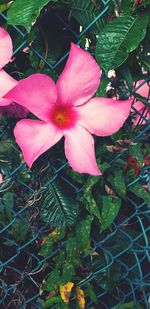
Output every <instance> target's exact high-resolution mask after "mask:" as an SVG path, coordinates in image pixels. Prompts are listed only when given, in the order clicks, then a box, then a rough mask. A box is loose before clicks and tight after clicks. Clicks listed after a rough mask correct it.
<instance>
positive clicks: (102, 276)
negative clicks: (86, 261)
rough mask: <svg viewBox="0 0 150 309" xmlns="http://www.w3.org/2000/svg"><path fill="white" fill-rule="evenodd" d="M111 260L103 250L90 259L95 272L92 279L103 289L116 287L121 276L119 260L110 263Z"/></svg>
mask: <svg viewBox="0 0 150 309" xmlns="http://www.w3.org/2000/svg"><path fill="white" fill-rule="evenodd" d="M111 244H112V243H111ZM109 249H110V248H109ZM110 253H111V250H110ZM111 262H112V261H111V258H110V256H109V255H108V254H107V253H103V252H100V253H99V254H98V255H95V256H93V259H92V271H93V273H95V278H94V279H95V281H96V282H97V284H98V285H99V286H100V287H101V288H102V289H103V290H105V291H108V290H111V289H113V288H114V287H116V286H117V285H118V283H119V281H120V279H121V276H122V272H121V265H120V264H119V262H117V261H114V263H113V264H112V265H111Z"/></svg>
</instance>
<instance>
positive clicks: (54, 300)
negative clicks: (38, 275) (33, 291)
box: [43, 296, 62, 309]
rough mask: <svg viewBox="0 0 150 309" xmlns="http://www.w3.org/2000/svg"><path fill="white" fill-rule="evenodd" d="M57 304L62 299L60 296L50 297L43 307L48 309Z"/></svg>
mask: <svg viewBox="0 0 150 309" xmlns="http://www.w3.org/2000/svg"><path fill="white" fill-rule="evenodd" d="M59 303H62V299H61V297H60V296H54V297H51V298H50V299H47V300H46V301H45V302H44V304H43V306H44V308H45V309H47V308H48V309H49V308H50V305H53V304H59Z"/></svg>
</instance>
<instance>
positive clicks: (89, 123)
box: [76, 97, 132, 136]
mask: <svg viewBox="0 0 150 309" xmlns="http://www.w3.org/2000/svg"><path fill="white" fill-rule="evenodd" d="M131 105H132V99H129V100H125V101H120V100H118V101H117V100H113V99H107V98H103V97H102V98H98V97H96V98H93V99H91V100H90V101H88V102H87V103H86V104H84V105H82V106H78V107H76V109H77V111H78V113H79V124H80V125H82V126H83V127H85V128H86V129H87V130H88V131H89V132H90V133H92V134H95V135H98V136H109V135H112V134H114V133H115V132H117V131H118V130H119V129H120V128H121V127H122V126H123V124H124V122H125V121H126V119H127V117H128V116H129V114H130V110H131Z"/></svg>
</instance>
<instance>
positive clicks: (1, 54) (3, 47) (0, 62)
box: [0, 27, 13, 68]
mask: <svg viewBox="0 0 150 309" xmlns="http://www.w3.org/2000/svg"><path fill="white" fill-rule="evenodd" d="M12 52H13V47H12V40H11V37H10V35H9V34H8V32H7V31H6V30H4V29H3V28H1V27H0V68H3V67H4V65H6V64H7V63H8V62H9V61H10V59H11V57H12Z"/></svg>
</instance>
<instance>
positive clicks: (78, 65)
mask: <svg viewBox="0 0 150 309" xmlns="http://www.w3.org/2000/svg"><path fill="white" fill-rule="evenodd" d="M99 83H100V68H99V66H98V64H97V63H96V61H95V60H94V58H93V57H92V56H91V55H90V54H88V53H87V52H85V51H84V50H83V49H81V48H79V47H77V46H76V45H75V44H73V43H72V44H71V50H70V54H69V58H68V60H67V63H66V66H65V68H64V70H63V72H62V74H61V75H60V77H59V79H58V81H57V90H58V102H59V103H61V104H68V105H80V104H83V103H85V102H86V101H88V100H89V99H90V98H91V97H92V96H93V94H94V93H95V92H96V90H97V88H98V86H99Z"/></svg>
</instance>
